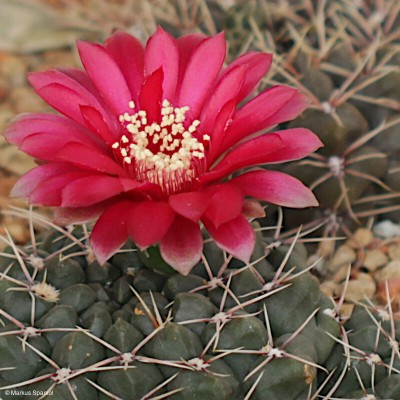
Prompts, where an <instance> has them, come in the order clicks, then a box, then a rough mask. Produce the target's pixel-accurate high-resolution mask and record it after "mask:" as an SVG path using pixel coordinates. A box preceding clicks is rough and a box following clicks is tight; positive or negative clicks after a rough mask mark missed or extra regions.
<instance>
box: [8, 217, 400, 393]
mask: <svg viewBox="0 0 400 400" xmlns="http://www.w3.org/2000/svg"><path fill="white" fill-rule="evenodd" d="M19 213H21V212H19ZM31 220H32V221H34V222H35V221H36V222H40V224H41V225H43V224H47V223H48V222H47V221H46V220H44V219H43V218H42V217H40V216H39V215H37V214H35V213H33V214H32V215H31ZM50 225H52V224H51V223H50ZM255 229H256V230H260V229H261V228H260V226H259V225H255ZM33 231H34V230H33V229H32V232H33ZM87 236H88V227H86V226H76V227H75V228H74V229H72V230H64V229H61V228H58V229H57V230H55V229H54V227H51V226H50V227H49V229H48V230H47V231H45V232H44V233H42V234H40V235H39V236H38V237H37V238H35V237H32V241H31V243H30V244H28V245H25V246H23V247H18V246H16V245H15V244H14V242H13V241H12V239H11V237H10V236H8V237H7V238H3V240H5V241H6V242H7V243H8V245H9V247H8V248H7V249H6V251H4V252H3V253H2V255H1V258H0V261H1V263H0V265H1V266H0V268H1V275H0V276H1V277H0V320H1V324H2V328H1V332H0V355H1V357H0V385H1V386H0V396H1V397H2V398H4V399H10V398H15V397H16V398H26V397H27V398H29V399H38V398H42V399H51V398H57V399H108V398H110V399H162V398H171V399H176V400H178V399H189V398H199V399H203V398H204V399H206V398H207V399H217V398H218V399H219V398H221V399H230V398H233V399H287V400H295V399H315V398H317V396H319V395H320V396H325V397H323V398H326V399H331V398H343V399H346V398H362V397H363V396H364V397H365V396H366V395H367V394H371V395H372V394H373V395H375V396H377V397H375V398H387V397H388V396H389V397H390V396H392V397H393V398H396V397H395V396H396V393H398V392H399V391H400V381H399V379H398V375H397V374H398V373H399V372H400V371H399V369H400V358H399V354H398V350H397V348H398V342H397V341H398V339H399V335H400V334H399V332H400V331H399V330H398V324H397V322H396V321H395V320H394V318H393V313H392V311H391V308H390V303H388V306H387V308H386V310H380V311H379V312H378V310H376V309H374V308H373V307H372V306H371V305H369V304H360V305H357V306H356V307H355V309H354V312H353V314H352V316H351V318H350V319H348V320H343V319H342V317H341V314H340V313H341V310H340V307H341V301H339V302H338V303H337V304H335V303H333V302H332V301H331V300H330V299H329V298H328V297H326V296H325V295H324V294H323V293H322V292H320V289H319V283H318V280H317V279H316V278H315V277H313V276H312V275H311V273H310V269H311V268H312V267H313V266H312V265H311V266H308V265H305V261H304V260H305V256H306V254H305V253H304V248H302V247H301V246H300V247H299V243H296V241H297V240H298V236H299V234H298V235H296V236H295V237H293V238H292V239H291V240H290V241H289V242H288V245H286V247H284V246H281V247H279V250H280V252H281V253H280V254H278V253H276V252H275V253H274V251H275V250H274V251H272V253H270V254H269V255H268V256H266V255H265V254H266V253H268V252H266V249H267V248H268V245H267V244H266V243H264V241H263V239H262V236H261V235H260V234H258V240H257V246H256V250H255V253H254V255H253V257H252V261H251V262H250V263H247V264H244V263H243V262H240V261H239V260H236V259H234V258H232V257H231V256H228V255H227V254H225V253H224V252H223V251H221V250H219V249H218V248H217V246H215V244H214V243H213V242H212V241H210V240H209V238H207V237H205V243H206V244H205V247H204V254H203V257H202V260H201V262H199V263H198V265H196V266H195V268H194V269H193V270H192V273H191V274H189V275H187V276H182V275H180V274H179V273H176V272H174V271H172V270H171V271H172V272H171V271H170V273H168V274H167V273H160V272H156V271H155V270H151V269H149V268H148V267H146V266H145V265H144V263H143V262H142V261H141V259H140V257H139V252H138V251H137V250H135V248H132V247H131V248H129V249H127V248H126V249H122V250H121V252H119V253H118V254H116V255H115V256H114V257H113V258H111V259H110V260H109V262H108V263H107V265H106V266H105V267H101V268H100V267H99V266H98V264H97V262H96V261H94V260H93V258H92V257H91V251H90V248H89V247H88V245H87V242H86V238H87ZM126 247H128V246H126ZM301 249H302V250H301ZM155 262H157V258H156V260H155ZM296 264H298V265H296ZM54 266H56V269H55V271H56V272H57V273H55V272H54V271H53V269H54V268H55V267H54ZM62 277H64V279H62ZM65 277H67V278H68V279H66V278H65ZM39 287H40V289H38V288H39ZM11 302H12V303H11ZM18 393H19V394H18ZM35 393H36V394H35ZM18 396H20V397H18ZM54 396H56V397H54ZM351 396H358V397H351ZM379 396H380V397H379ZM371 398H372V397H371Z"/></svg>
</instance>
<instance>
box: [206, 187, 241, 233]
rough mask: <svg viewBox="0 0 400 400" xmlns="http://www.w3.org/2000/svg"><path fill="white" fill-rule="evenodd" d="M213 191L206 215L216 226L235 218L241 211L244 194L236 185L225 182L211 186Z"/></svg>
mask: <svg viewBox="0 0 400 400" xmlns="http://www.w3.org/2000/svg"><path fill="white" fill-rule="evenodd" d="M211 193H212V194H211V198H210V202H209V205H208V207H207V210H206V212H205V214H204V216H205V218H206V219H207V220H208V221H210V222H211V223H212V224H213V225H214V226H215V228H219V227H220V226H221V225H222V224H225V223H226V222H228V221H231V220H232V219H235V218H236V217H237V216H238V215H239V214H240V213H241V211H242V207H243V194H242V193H241V192H240V190H239V189H237V188H236V187H235V186H234V185H231V184H230V183H225V184H222V185H217V186H214V187H212V188H211Z"/></svg>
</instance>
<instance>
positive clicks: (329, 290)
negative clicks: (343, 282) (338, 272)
mask: <svg viewBox="0 0 400 400" xmlns="http://www.w3.org/2000/svg"><path fill="white" fill-rule="evenodd" d="M337 286H338V285H337V284H336V283H335V282H332V281H325V282H322V283H321V285H320V289H321V292H322V293H325V294H326V295H327V296H328V297H334V296H335V293H336V292H337V290H338V287H337Z"/></svg>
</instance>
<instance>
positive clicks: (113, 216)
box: [90, 201, 132, 265]
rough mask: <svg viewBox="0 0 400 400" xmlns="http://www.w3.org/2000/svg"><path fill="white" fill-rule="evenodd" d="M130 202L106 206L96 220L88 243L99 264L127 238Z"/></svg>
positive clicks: (111, 254) (103, 262) (112, 253)
mask: <svg viewBox="0 0 400 400" xmlns="http://www.w3.org/2000/svg"><path fill="white" fill-rule="evenodd" d="M131 208H132V203H131V202H129V201H121V202H119V203H116V204H114V205H112V206H111V207H109V208H107V210H106V211H105V212H104V213H103V214H102V216H101V217H100V218H99V220H98V221H97V222H96V225H95V226H94V228H93V230H92V234H91V236H90V244H91V246H92V249H93V252H94V254H95V256H96V258H97V261H98V262H99V264H100V265H103V264H105V262H106V261H107V260H108V259H109V258H110V257H111V256H113V255H114V254H115V253H116V252H117V251H118V250H119V249H120V247H121V246H122V245H123V244H124V243H125V242H126V240H127V239H128V227H127V216H128V215H129V212H130V211H131Z"/></svg>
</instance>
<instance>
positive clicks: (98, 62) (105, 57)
mask: <svg viewBox="0 0 400 400" xmlns="http://www.w3.org/2000/svg"><path fill="white" fill-rule="evenodd" d="M78 51H79V54H80V57H81V60H82V63H83V66H84V67H85V69H86V71H87V73H88V75H89V76H90V79H91V80H92V81H93V83H94V85H95V86H96V87H97V89H98V90H99V92H100V94H101V96H102V97H103V99H104V100H105V101H106V103H107V104H108V106H109V107H110V108H111V110H113V112H114V113H115V114H117V115H119V114H123V113H124V112H125V111H127V110H129V102H130V101H131V100H132V96H131V93H130V91H129V88H128V85H127V83H126V81H125V78H124V76H123V74H122V72H121V70H120V69H119V67H118V64H117V63H116V62H115V60H114V59H113V58H112V57H111V56H110V54H109V53H108V52H107V50H106V49H105V48H104V47H103V46H100V45H98V44H94V43H88V42H81V41H80V42H78Z"/></svg>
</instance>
